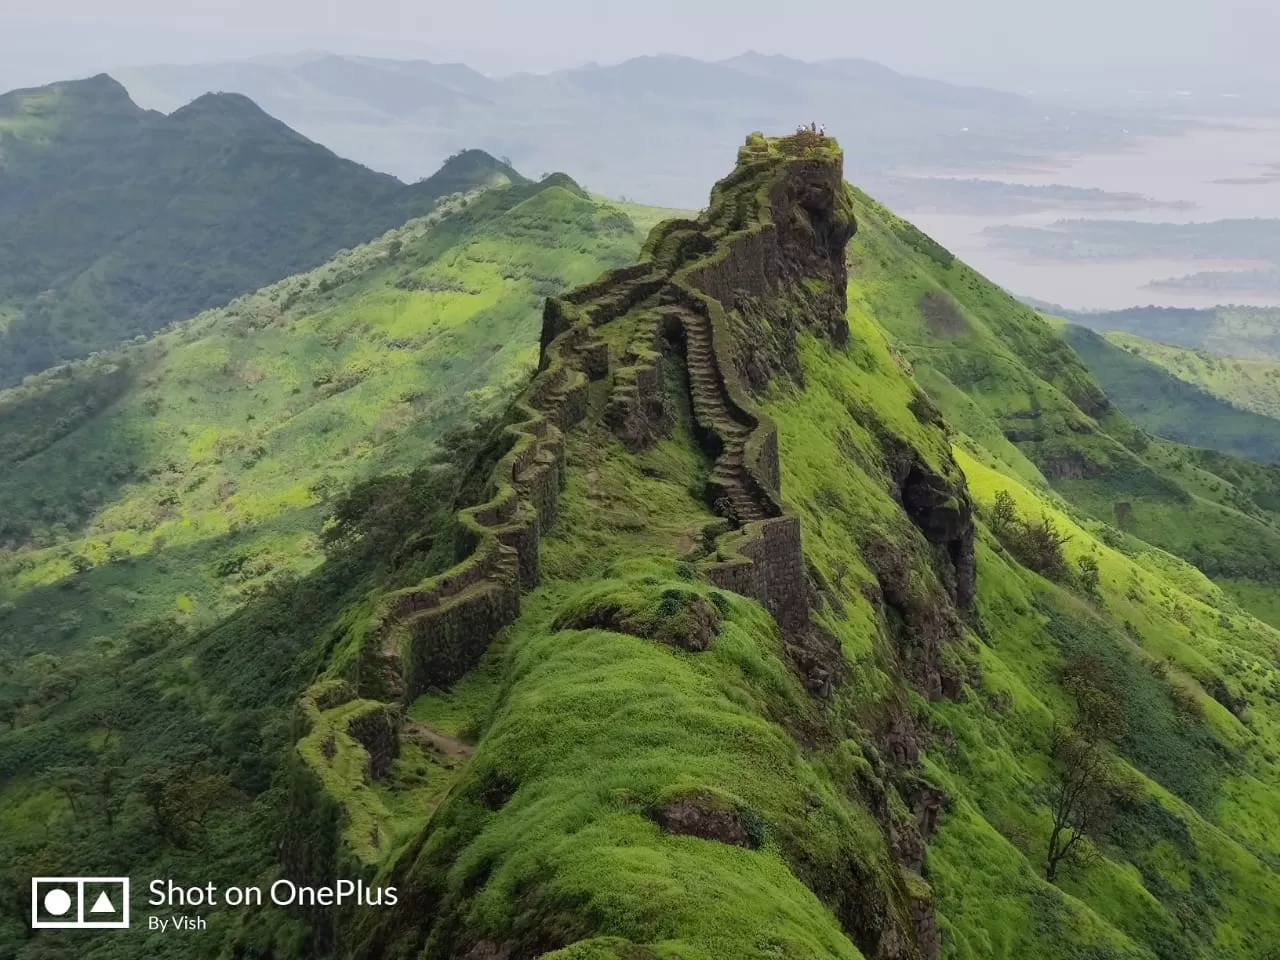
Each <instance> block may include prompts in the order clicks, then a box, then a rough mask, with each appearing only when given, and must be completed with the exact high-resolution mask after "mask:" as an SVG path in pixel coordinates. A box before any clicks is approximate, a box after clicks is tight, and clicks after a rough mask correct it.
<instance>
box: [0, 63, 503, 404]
mask: <svg viewBox="0 0 1280 960" xmlns="http://www.w3.org/2000/svg"><path fill="white" fill-rule="evenodd" d="M495 179H510V180H519V179H521V178H519V177H518V175H517V174H515V172H514V171H512V170H511V169H510V168H509V167H507V166H506V165H505V164H499V163H498V162H497V161H496V160H493V159H492V158H491V157H487V156H486V157H484V158H480V160H479V161H478V160H477V157H476V155H475V154H465V155H463V156H462V157H461V158H458V159H455V160H453V161H451V162H450V165H449V170H448V172H447V174H446V175H445V177H444V178H443V179H442V180H441V181H439V182H436V181H434V180H432V179H428V180H426V181H424V182H421V183H418V184H415V185H413V186H407V185H405V184H403V183H401V182H400V181H398V180H396V179H395V178H394V177H391V176H388V175H386V174H380V173H375V172H374V171H372V170H369V169H367V168H366V167H362V166H360V165H359V164H357V163H353V162H351V161H349V160H343V159H341V158H340V157H338V156H336V155H334V154H333V153H332V152H330V151H329V150H327V149H326V148H324V147H321V146H319V145H317V144H315V143H312V142H311V141H310V140H308V139H307V138H306V137H303V136H302V135H300V134H298V133H296V132H295V131H293V130H291V129H290V128H289V127H287V126H286V125H285V124H283V123H281V122H280V121H278V120H276V119H275V118H273V117H271V116H269V115H268V114H267V113H265V112H264V111H263V110H262V109H260V108H259V107H258V106H257V105H256V104H255V103H254V102H253V101H251V100H250V99H248V98H247V97H245V96H242V95H240V94H235V93H210V94H205V95H203V96H201V97H199V98H197V99H196V100H194V101H192V102H191V103H189V104H187V105H186V106H184V107H182V108H181V109H178V110H176V111H174V112H173V113H172V114H170V115H168V116H165V115H163V114H160V113H157V112H155V111H149V110H143V109H141V108H139V107H138V106H136V105H135V104H134V103H133V102H132V101H131V100H130V99H129V96H128V94H127V93H126V92H125V89H124V87H122V86H121V85H120V84H119V83H117V82H116V81H115V80H113V79H111V78H110V77H107V76H105V75H104V76H98V77H93V78H90V79H88V80H79V81H73V82H69V83H59V84H53V85H51V86H48V87H42V88H39V89H33V90H17V91H14V92H12V93H8V94H5V95H4V96H0V386H4V385H6V384H10V383H13V382H14V381H16V380H18V379H20V378H21V377H22V376H23V375H25V374H28V373H34V372H37V371H39V370H42V369H44V368H46V367H48V366H51V365H53V364H55V363H58V362H61V361H64V360H68V359H74V358H76V357H79V356H83V355H85V354H86V353H88V352H90V351H93V350H100V349H104V348H108V347H111V346H114V345H115V344H117V343H118V342H119V341H120V340H122V339H125V338H129V337H133V336H136V335H139V334H149V333H151V332H153V331H155V330H156V329H158V328H160V327H162V326H164V325H165V324H167V323H170V322H172V321H176V320H183V319H186V318H187V317H190V316H192V315H194V314H196V313H198V312H199V311H201V310H204V309H207V308H210V307H214V306H219V305H221V304H224V303H226V302H228V301H230V300H232V299H233V298H235V297H237V296H239V295H241V294H244V293H248V292H250V291H252V290H255V289H257V288H259V287H261V286H263V285H265V284H267V283H270V282H272V281H275V280H278V279H280V278H282V277H285V276H288V275H289V274H292V273H296V272H297V271H299V270H302V269H306V268H309V267H313V266H316V265H317V264H319V263H321V262H323V261H324V260H326V259H327V258H328V257H330V256H331V255H332V254H333V253H334V252H336V251H337V250H339V249H342V248H346V247H350V246H354V245H356V244H358V243H361V242H364V241H367V240H370V239H372V238H373V237H375V236H378V235H379V234H381V233H383V232H385V231H386V230H388V229H390V228H392V227H396V226H399V225H400V224H402V223H404V222H405V221H406V220H409V219H410V218H412V217H414V216H417V215H420V214H423V213H425V212H426V211H427V210H428V209H429V208H430V207H431V206H432V205H433V204H434V203H435V201H436V200H437V199H439V198H440V197H441V196H443V195H444V194H446V193H451V192H456V191H465V190H469V189H472V188H474V187H477V186H481V185H484V184H486V183H490V182H494V181H495Z"/></svg>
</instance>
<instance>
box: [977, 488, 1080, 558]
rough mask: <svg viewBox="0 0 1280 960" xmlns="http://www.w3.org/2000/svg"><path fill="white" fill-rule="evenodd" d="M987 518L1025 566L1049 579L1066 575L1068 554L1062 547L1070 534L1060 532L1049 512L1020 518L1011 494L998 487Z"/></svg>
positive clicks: (1000, 537)
mask: <svg viewBox="0 0 1280 960" xmlns="http://www.w3.org/2000/svg"><path fill="white" fill-rule="evenodd" d="M987 520H988V525H989V526H990V528H991V532H992V533H994V534H995V535H996V539H998V540H999V541H1000V543H1001V545H1002V546H1003V547H1004V548H1005V549H1006V550H1008V551H1009V552H1010V553H1011V554H1013V556H1014V558H1015V559H1016V560H1017V561H1018V562H1019V563H1020V564H1022V565H1023V566H1024V567H1026V568H1027V569H1028V570H1034V571H1035V572H1036V573H1038V574H1040V575H1041V576H1042V577H1047V578H1048V579H1050V580H1064V579H1066V577H1067V574H1068V566H1067V556H1066V553H1065V552H1064V551H1063V549H1062V548H1063V546H1064V545H1065V544H1066V542H1067V541H1068V540H1070V539H1071V537H1070V535H1068V534H1063V533H1061V532H1060V531H1059V530H1058V527H1057V524H1055V523H1054V522H1053V520H1052V518H1050V517H1049V516H1048V514H1041V515H1040V518H1039V519H1038V520H1026V519H1023V518H1022V517H1020V516H1019V515H1018V508H1017V505H1016V504H1015V503H1014V500H1013V495H1012V494H1011V493H1009V491H1008V490H1001V491H1000V492H999V493H997V494H996V499H995V502H994V503H993V504H992V506H991V507H990V509H989V510H988V513H987Z"/></svg>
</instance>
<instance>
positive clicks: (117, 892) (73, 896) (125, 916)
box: [31, 877, 129, 930]
mask: <svg viewBox="0 0 1280 960" xmlns="http://www.w3.org/2000/svg"><path fill="white" fill-rule="evenodd" d="M86 911H87V914H88V915H87V916H86ZM31 926H32V927H33V928H35V929H37V930H49V929H63V930H67V929H70V930H119V929H123V928H126V927H128V926H129V878H128V877H32V878H31Z"/></svg>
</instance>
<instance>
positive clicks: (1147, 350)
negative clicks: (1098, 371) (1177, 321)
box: [1106, 333, 1280, 419]
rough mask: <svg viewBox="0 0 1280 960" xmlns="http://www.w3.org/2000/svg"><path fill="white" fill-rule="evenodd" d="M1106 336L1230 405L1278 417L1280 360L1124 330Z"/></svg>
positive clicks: (1128, 350) (1110, 340) (1121, 346)
mask: <svg viewBox="0 0 1280 960" xmlns="http://www.w3.org/2000/svg"><path fill="white" fill-rule="evenodd" d="M1106 339H1107V342H1109V343H1111V344H1114V345H1115V346H1117V347H1120V348H1121V349H1123V350H1125V351H1127V352H1128V353H1131V354H1133V355H1134V356H1136V357H1141V358H1142V359H1143V360H1147V361H1150V362H1151V363H1154V364H1155V365H1156V366H1158V367H1161V368H1162V369H1164V370H1166V371H1168V372H1169V373H1171V374H1172V375H1173V376H1175V377H1177V378H1178V379H1179V380H1182V381H1184V382H1186V383H1190V384H1193V385H1194V386H1197V387H1199V388H1200V389H1202V390H1204V391H1205V392H1206V393H1210V394H1212V395H1213V396H1215V397H1217V398H1218V399H1220V400H1225V401H1226V402H1227V403H1229V404H1231V405H1232V406H1235V407H1238V408H1240V409H1241V410H1248V411H1250V412H1252V413H1257V414H1261V415H1262V416H1264V417H1271V418H1272V419H1275V418H1277V417H1280V362H1277V361H1276V360H1265V359H1252V358H1243V359H1242V358H1239V357H1231V356H1222V355H1221V354H1219V353H1216V352H1214V351H1211V350H1204V349H1187V348H1185V347H1177V346H1173V345H1172V344H1168V343H1157V342H1155V341H1153V340H1147V339H1144V338H1143V337H1135V336H1133V335H1131V334H1124V333H1109V334H1107V335H1106Z"/></svg>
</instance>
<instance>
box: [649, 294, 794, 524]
mask: <svg viewBox="0 0 1280 960" xmlns="http://www.w3.org/2000/svg"><path fill="white" fill-rule="evenodd" d="M662 309H663V310H667V311H672V312H675V313H677V314H678V317H679V320H680V322H681V323H682V324H683V326H684V331H685V350H686V363H687V365H688V370H689V390H690V393H691V394H692V397H693V414H694V417H695V419H696V420H697V422H698V424H699V425H701V426H702V427H703V428H705V429H707V430H709V431H711V432H712V433H714V434H715V435H716V436H717V437H718V438H719V439H720V444H721V450H720V455H719V456H718V457H717V458H716V462H715V465H714V466H713V467H712V470H711V494H712V501H713V506H714V507H715V508H716V510H717V512H731V513H732V516H731V517H730V519H731V520H733V521H735V522H736V523H737V524H738V525H739V526H743V525H745V524H748V523H752V522H754V521H757V520H767V519H769V518H770V517H773V516H776V515H777V510H776V507H775V506H774V505H773V503H771V502H770V500H769V499H768V498H767V496H766V495H765V494H764V492H763V491H762V490H760V487H759V484H758V483H757V482H756V481H755V479H754V478H753V477H752V476H751V474H750V473H749V472H748V471H747V465H746V444H747V438H748V437H750V436H751V432H752V430H753V429H754V427H753V426H752V425H750V424H747V423H744V422H743V419H742V418H741V417H739V416H735V414H734V413H733V412H732V411H733V407H734V406H736V405H735V404H733V401H732V400H731V398H730V397H729V394H728V392H727V391H726V390H725V386H724V380H723V378H722V376H721V373H720V370H719V367H718V365H717V363H716V357H715V348H714V345H713V343H712V339H711V338H712V332H711V321H710V320H709V319H708V318H707V317H705V316H703V315H701V314H699V313H697V312H695V311H693V310H689V309H687V308H685V307H664V308H662ZM725 501H727V502H728V504H729V509H728V511H725V504H724V502H725Z"/></svg>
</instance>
